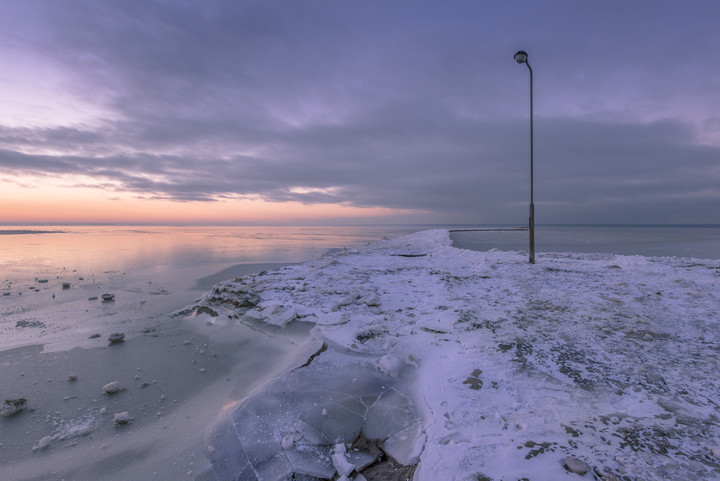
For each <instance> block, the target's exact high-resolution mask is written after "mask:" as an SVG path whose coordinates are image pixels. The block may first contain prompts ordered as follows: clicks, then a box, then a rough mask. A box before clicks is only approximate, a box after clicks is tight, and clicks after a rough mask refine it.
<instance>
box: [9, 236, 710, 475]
mask: <svg viewBox="0 0 720 481" xmlns="http://www.w3.org/2000/svg"><path fill="white" fill-rule="evenodd" d="M428 228H429V227H427V226H373V227H119V226H114V227H104V226H97V227H70V226H60V227H15V226H13V227H4V228H1V229H0V242H2V246H3V249H2V252H0V269H1V271H0V272H2V275H1V276H0V277H1V279H0V280H1V281H2V282H3V284H2V285H1V286H0V289H1V291H0V292H2V297H0V307H1V308H2V309H1V310H0V333H1V334H2V337H1V339H2V341H1V342H2V344H1V345H0V366H1V367H2V370H0V397H2V399H17V398H20V397H22V398H27V405H28V407H27V409H25V410H24V411H23V412H21V413H19V414H17V415H14V416H10V417H2V418H0V427H2V429H0V479H9V480H12V481H16V480H24V479H80V480H82V479H101V480H116V479H117V480H121V479H160V480H165V479H168V480H169V479H196V480H198V481H206V480H224V479H243V480H244V479H249V480H255V479H268V480H285V479H292V476H296V478H295V479H354V480H362V479H363V477H364V478H365V479H368V480H373V479H376V480H380V479H401V478H393V477H392V475H391V474H388V472H389V471H388V468H387V466H386V465H385V466H384V467H382V466H381V465H379V464H376V465H372V464H371V465H368V466H365V465H363V467H362V468H361V467H360V464H353V463H360V462H361V461H359V460H358V459H365V461H362V462H363V463H365V462H367V459H368V456H370V459H371V460H372V459H373V456H375V457H377V455H378V453H384V454H385V455H387V456H388V458H392V459H394V460H395V461H397V462H398V463H399V465H400V466H398V465H395V466H394V468H393V469H395V471H394V472H395V473H396V474H397V473H398V472H401V474H402V475H403V476H406V477H408V478H413V477H414V479H416V480H420V481H422V480H435V479H458V480H465V479H472V480H473V481H475V480H477V479H483V480H486V479H490V480H496V481H497V480H505V479H508V480H509V479H512V480H515V479H521V478H523V477H525V478H527V479H532V480H550V479H553V480H554V479H560V477H561V476H563V477H564V476H568V475H572V476H577V475H576V474H574V473H569V472H568V470H567V469H565V468H564V463H565V459H566V458H567V457H571V458H573V459H575V460H576V461H579V462H582V463H586V464H587V465H588V466H589V467H590V468H592V473H590V474H588V475H587V476H588V477H589V476H595V478H596V479H678V480H679V479H716V478H717V477H718V467H719V466H720V465H718V460H717V458H718V457H720V433H719V432H718V424H717V419H718V415H719V414H720V411H719V408H718V405H717V401H716V400H715V399H717V394H718V393H719V392H720V386H718V383H717V381H716V376H714V375H713V374H712V373H713V372H714V369H715V366H716V365H717V362H718V358H719V356H718V351H717V347H716V346H717V345H718V333H717V327H716V322H717V316H718V314H717V313H718V311H720V301H719V300H718V292H719V291H720V288H718V273H719V271H718V269H719V266H720V261H718V259H720V228H717V227H627V226H623V227H608V226H605V227H599V226H598V227H587V226H583V227H575V226H569V227H568V226H564V227H560V226H557V227H539V228H538V230H537V233H536V248H537V253H538V263H537V264H536V265H535V266H528V265H527V264H526V259H527V257H526V252H525V250H526V243H527V232H517V231H495V230H487V229H490V228H492V226H480V227H479V228H480V229H484V230H474V231H467V229H468V228H469V227H468V226H443V228H442V229H436V230H427V229H428ZM470 228H472V227H470ZM448 230H458V232H450V233H449V232H448ZM40 231H42V233H41V232H40ZM380 239H384V240H380ZM283 266H284V267H283ZM223 281H225V282H223ZM218 283H220V284H218ZM213 286H214V287H213ZM105 293H112V294H113V295H114V300H113V301H106V302H103V301H102V298H101V295H102V294H105ZM171 313H175V314H176V315H175V316H171V315H170V314H171ZM112 332H124V333H125V334H126V341H125V342H124V343H122V345H120V346H117V345H115V346H113V345H109V344H108V341H107V336H108V334H110V333H112ZM71 375H73V376H76V378H77V381H75V380H73V381H70V380H69V379H70V377H71ZM318 380H319V384H318ZM359 380H362V382H360V383H359V382H358V381H359ZM111 381H118V382H119V383H120V384H122V385H123V386H122V387H124V388H125V389H124V390H123V391H121V392H119V393H116V394H112V395H108V394H105V393H103V392H102V390H101V388H102V387H103V386H104V385H106V384H107V383H109V382H111ZM269 406H275V408H269ZM298 406H304V407H303V408H298ZM338 410H339V411H338ZM336 411H337V412H336ZM122 412H128V413H129V414H128V416H129V417H130V418H131V419H132V423H131V424H129V425H116V423H113V418H114V415H115V414H118V413H122ZM341 413H345V414H344V415H343V414H341ZM348 413H352V416H350V417H348ZM339 418H342V419H345V420H346V421H347V422H343V423H340V424H337V423H336V422H335V421H336V420H337V419H339ZM350 419H353V420H354V421H352V422H350ZM248 433H249V434H248ZM368 433H369V434H368ZM360 434H362V435H360ZM358 436H360V437H359V438H358ZM366 437H368V438H372V440H373V442H375V443H376V444H377V446H375V447H370V448H369V447H368V446H367V445H357V442H358V439H364V438H366ZM248 442H252V446H251V447H249V446H248ZM258 443H259V444H258ZM251 448H252V449H251ZM377 449H380V451H375V450H377ZM239 450H241V451H242V452H244V453H245V455H244V456H245V457H244V458H242V457H236V456H235V454H233V453H237V452H238V451H239ZM241 458H242V459H241ZM229 460H230V461H229ZM403 465H405V466H406V467H407V470H406V471H402V470H403V469H405V468H403V467H402V466H403ZM383 469H385V471H383ZM263 470H264V471H263ZM398 470H399V471H398ZM345 471H347V473H345ZM361 471H362V473H363V474H362V475H361V474H360V472H361ZM390 471H392V470H390ZM243 473H245V474H243ZM288 473H289V474H288ZM293 473H294V474H293ZM343 473H345V474H343ZM253 476H254V477H253ZM303 476H304V477H303ZM713 476H714V477H713ZM402 479H404V478H402ZM569 479H571V478H569Z"/></svg>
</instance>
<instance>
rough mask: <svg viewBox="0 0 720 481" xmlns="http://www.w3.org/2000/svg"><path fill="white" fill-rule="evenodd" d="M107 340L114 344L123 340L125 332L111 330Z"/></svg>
mask: <svg viewBox="0 0 720 481" xmlns="http://www.w3.org/2000/svg"><path fill="white" fill-rule="evenodd" d="M108 341H110V344H116V343H118V342H125V333H124V332H113V333H112V334H110V336H109V337H108Z"/></svg>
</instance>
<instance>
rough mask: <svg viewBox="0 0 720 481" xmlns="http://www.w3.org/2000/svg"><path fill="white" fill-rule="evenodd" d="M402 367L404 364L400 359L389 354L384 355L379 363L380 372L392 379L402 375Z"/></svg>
mask: <svg viewBox="0 0 720 481" xmlns="http://www.w3.org/2000/svg"><path fill="white" fill-rule="evenodd" d="M402 366H403V363H402V361H400V359H398V358H396V357H394V356H391V355H389V354H386V355H384V356H383V357H381V358H380V360H379V361H378V369H380V372H382V373H383V374H387V375H388V376H391V377H397V376H398V374H400V369H402Z"/></svg>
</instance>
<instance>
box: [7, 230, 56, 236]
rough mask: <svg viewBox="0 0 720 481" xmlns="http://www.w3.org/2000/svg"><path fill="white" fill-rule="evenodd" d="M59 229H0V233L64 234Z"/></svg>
mask: <svg viewBox="0 0 720 481" xmlns="http://www.w3.org/2000/svg"><path fill="white" fill-rule="evenodd" d="M64 233H65V232H64V231H61V230H30V229H21V230H20V229H17V230H0V235H26V234H64Z"/></svg>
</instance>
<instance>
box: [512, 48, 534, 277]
mask: <svg viewBox="0 0 720 481" xmlns="http://www.w3.org/2000/svg"><path fill="white" fill-rule="evenodd" d="M515 61H516V62H517V63H520V64H522V63H524V64H525V65H527V68H528V70H530V223H529V225H528V231H529V233H530V264H535V204H534V203H533V74H532V67H530V63H529V62H528V54H527V52H526V51H524V50H518V51H517V53H515Z"/></svg>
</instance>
